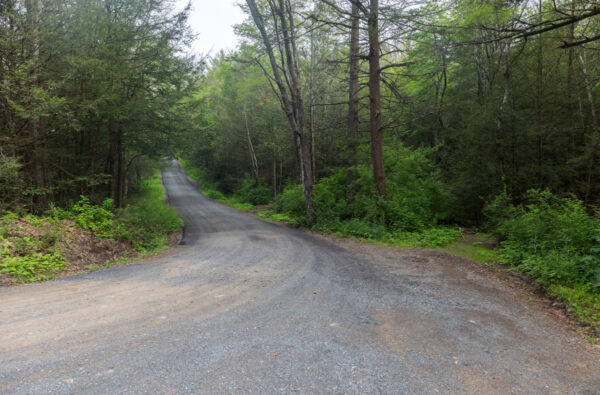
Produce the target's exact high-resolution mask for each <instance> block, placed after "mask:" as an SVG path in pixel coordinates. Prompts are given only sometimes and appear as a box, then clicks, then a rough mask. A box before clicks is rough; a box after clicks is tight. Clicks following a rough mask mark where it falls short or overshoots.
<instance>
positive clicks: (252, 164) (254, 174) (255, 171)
mask: <svg viewBox="0 0 600 395" xmlns="http://www.w3.org/2000/svg"><path fill="white" fill-rule="evenodd" d="M244 123H245V125H246V135H247V136H248V151H249V153H250V168H251V170H252V178H254V185H255V186H256V185H258V161H257V160H256V153H255V152H254V145H253V144H252V137H251V136H250V127H249V126H248V114H247V113H246V108H245V107H244Z"/></svg>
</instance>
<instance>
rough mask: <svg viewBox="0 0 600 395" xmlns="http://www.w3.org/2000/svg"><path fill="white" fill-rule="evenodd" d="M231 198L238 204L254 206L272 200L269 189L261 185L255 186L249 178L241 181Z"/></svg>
mask: <svg viewBox="0 0 600 395" xmlns="http://www.w3.org/2000/svg"><path fill="white" fill-rule="evenodd" d="M233 196H234V198H235V199H236V200H237V201H238V202H240V203H250V204H252V205H255V206H256V205H259V204H260V205H262V204H268V203H270V202H271V200H272V199H273V196H272V191H271V189H269V188H267V187H265V186H263V185H256V183H255V181H254V180H253V179H252V178H249V177H246V178H244V179H243V180H242V183H241V185H240V187H239V188H237V189H236V190H235V192H234V194H233Z"/></svg>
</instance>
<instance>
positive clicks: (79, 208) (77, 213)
mask: <svg viewBox="0 0 600 395" xmlns="http://www.w3.org/2000/svg"><path fill="white" fill-rule="evenodd" d="M112 207H113V201H112V199H105V200H104V201H103V202H102V204H101V205H95V204H91V203H90V200H89V198H87V197H85V196H81V199H80V200H79V202H77V203H75V205H73V208H72V209H71V212H72V213H73V214H74V219H75V223H76V224H77V226H79V227H80V228H81V229H89V230H90V231H92V233H93V234H94V236H96V237H99V238H102V239H112V238H114V237H115V235H118V234H119V233H120V230H121V229H118V226H115V224H114V222H113V216H114V214H113V212H112V211H111V210H112Z"/></svg>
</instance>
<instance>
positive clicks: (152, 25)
mask: <svg viewBox="0 0 600 395" xmlns="http://www.w3.org/2000/svg"><path fill="white" fill-rule="evenodd" d="M191 6H192V5H191V4H190V5H189V6H188V7H187V8H185V9H183V10H181V11H177V12H175V11H174V10H175V9H176V7H175V5H174V3H173V2H171V1H159V0H61V1H58V0H26V1H19V0H2V1H1V2H0V210H1V211H2V212H4V213H8V212H11V213H17V214H18V215H21V216H22V215H26V214H28V213H30V214H36V215H40V216H44V215H49V214H48V213H50V212H52V211H53V210H54V211H56V210H69V209H70V208H72V207H73V205H74V204H76V202H78V201H79V200H80V197H81V196H84V197H86V199H89V200H90V201H91V202H93V203H94V204H101V202H103V201H105V199H107V198H108V199H110V200H109V206H110V207H111V209H112V210H114V211H115V212H116V213H117V212H119V210H124V209H125V207H126V206H127V205H128V204H129V203H130V202H133V201H135V199H136V198H135V197H136V196H139V193H142V192H143V189H144V188H143V185H144V180H147V179H148V178H149V177H150V176H151V175H152V174H153V173H154V172H155V171H156V169H157V168H158V167H160V166H161V161H162V160H163V159H164V158H168V157H176V158H178V159H179V160H180V163H181V164H182V166H183V167H184V168H185V169H186V171H187V173H188V174H189V175H190V176H192V177H193V178H195V179H197V180H198V181H199V183H200V186H201V190H202V191H203V192H204V193H205V194H206V195H208V196H210V197H213V198H216V199H217V200H221V201H224V202H227V203H228V204H230V205H233V206H236V207H239V208H245V209H249V208H251V207H258V209H257V210H258V211H260V213H259V215H261V216H263V217H264V218H267V219H271V220H279V221H287V222H291V223H294V224H296V225H297V226H304V227H309V228H312V229H314V230H317V231H322V232H328V233H335V234H338V235H341V236H352V237H358V238H364V239H372V240H378V241H380V242H385V243H391V244H396V245H406V244H408V245H414V244H415V243H416V244H417V245H425V246H434V247H435V246H438V245H443V244H448V243H450V242H452V241H453V240H455V239H456V238H458V237H459V236H460V235H461V233H462V232H463V231H464V230H465V229H468V230H469V231H473V232H485V234H486V235H488V236H489V237H491V238H494V239H495V240H497V241H498V242H499V243H500V245H499V246H498V247H497V248H496V252H495V254H497V258H495V259H497V260H498V261H499V262H501V263H503V264H506V265H509V266H510V267H513V268H516V269H518V270H520V271H521V272H523V273H526V274H528V275H530V276H531V277H532V278H534V279H535V282H536V284H537V285H538V286H539V287H540V288H541V289H542V290H543V291H544V292H546V293H547V294H548V295H550V296H552V297H554V298H556V299H557V300H559V301H561V303H565V304H566V305H567V306H568V308H569V309H571V311H572V312H573V313H574V314H575V315H576V316H577V317H578V319H579V320H580V321H581V322H583V323H585V324H586V325H591V326H594V325H595V326H597V327H600V218H599V216H598V209H597V207H598V204H599V203H600V163H599V159H600V158H599V148H600V134H599V128H600V122H599V120H598V117H599V116H600V114H598V111H600V107H599V106H598V101H600V97H599V96H598V90H599V89H598V88H599V87H600V83H599V81H600V17H599V15H600V5H599V4H598V3H597V2H595V1H591V0H570V1H566V0H565V1H562V0H561V1H556V0H553V1H549V0H536V1H534V0H531V1H521V0H506V1H501V0H458V1H453V2H448V1H436V0H427V1H424V0H247V1H244V2H240V4H239V6H240V7H241V8H242V9H243V10H244V12H245V13H246V16H247V18H246V21H245V22H244V23H242V24H239V25H237V26H236V34H237V35H238V36H239V38H240V43H239V46H238V48H237V49H236V50H234V51H228V52H220V53H218V54H217V55H215V56H212V57H207V56H204V57H202V56H200V57H198V56H196V57H194V56H192V55H191V54H190V51H189V44H190V42H191V41H192V40H193V35H192V34H191V31H190V29H189V26H188V23H187V16H188V13H189V10H190V7H191ZM136 194H138V195H136ZM411 243H412V244H411Z"/></svg>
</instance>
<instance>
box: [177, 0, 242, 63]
mask: <svg viewBox="0 0 600 395" xmlns="http://www.w3.org/2000/svg"><path fill="white" fill-rule="evenodd" d="M191 1H192V12H191V14H190V18H189V24H190V26H191V27H192V29H193V31H194V32H195V33H197V34H198V37H197V38H196V41H195V42H194V45H193V47H192V49H193V51H194V52H196V53H200V54H207V53H209V52H210V53H211V54H215V53H216V52H218V51H219V50H221V49H224V50H231V49H234V48H235V47H236V45H237V40H238V39H237V37H236V35H235V33H234V32H233V26H234V25H235V24H237V23H240V22H242V21H243V20H244V14H243V13H242V10H241V9H240V7H239V6H238V5H237V3H239V1H238V0H191ZM187 2H188V0H178V6H179V8H182V7H184V6H185V5H186V4H187Z"/></svg>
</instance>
